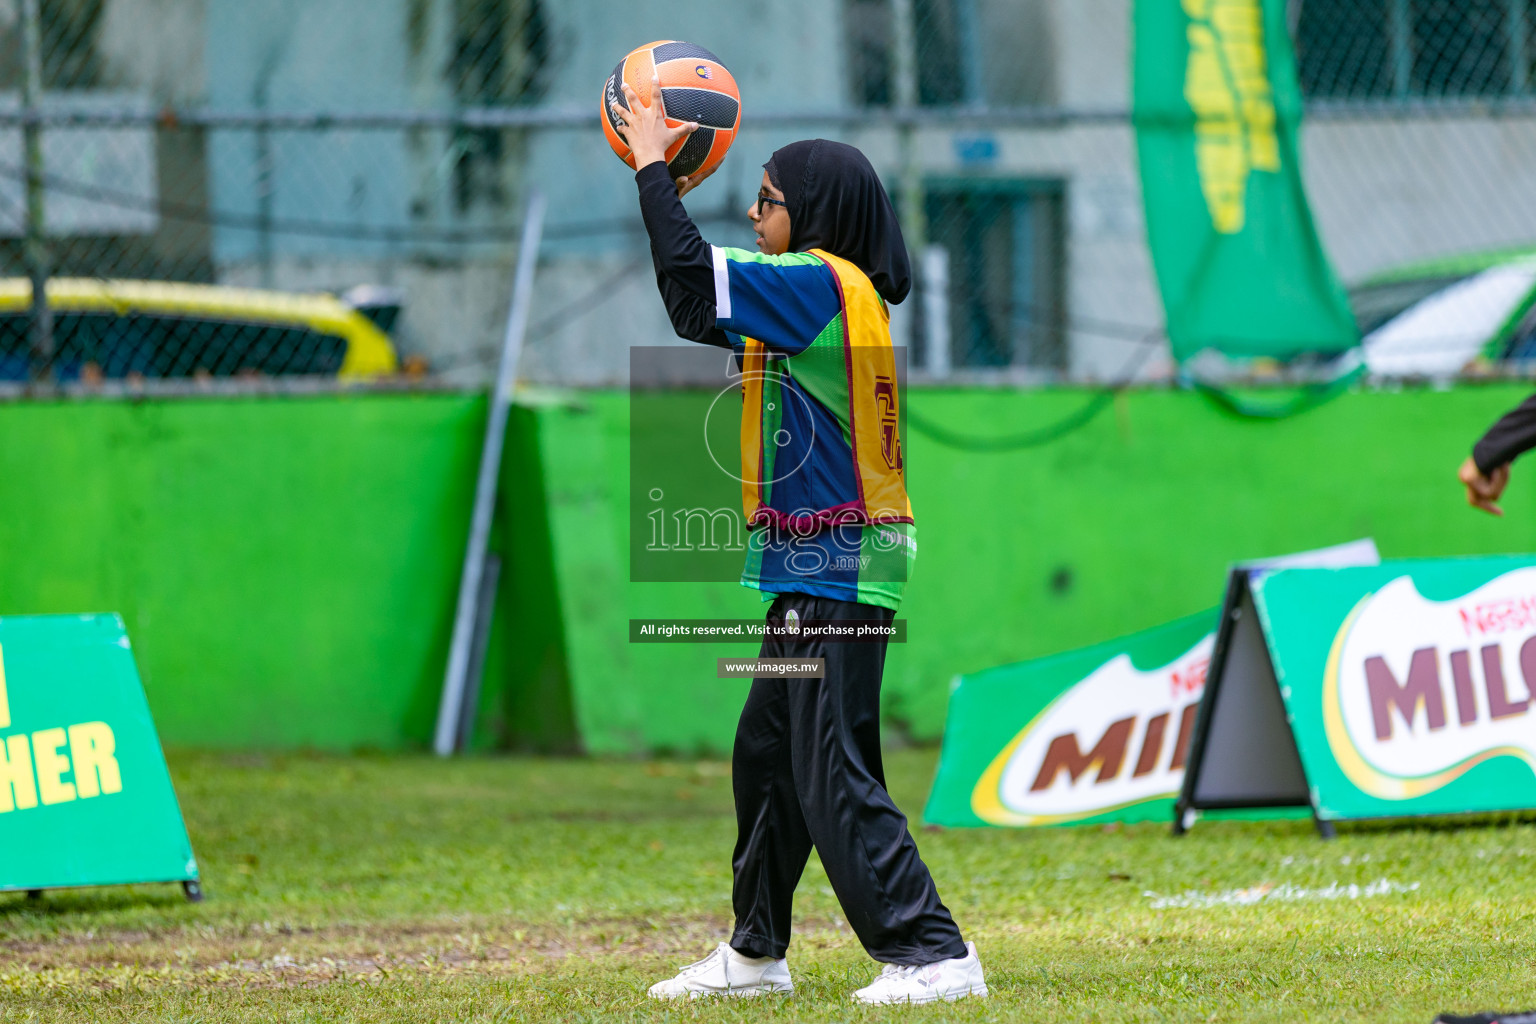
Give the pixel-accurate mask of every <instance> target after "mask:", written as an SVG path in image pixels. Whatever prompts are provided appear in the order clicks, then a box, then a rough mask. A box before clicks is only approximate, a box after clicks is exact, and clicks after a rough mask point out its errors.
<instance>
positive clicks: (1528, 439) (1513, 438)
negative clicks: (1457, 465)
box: [1472, 395, 1536, 476]
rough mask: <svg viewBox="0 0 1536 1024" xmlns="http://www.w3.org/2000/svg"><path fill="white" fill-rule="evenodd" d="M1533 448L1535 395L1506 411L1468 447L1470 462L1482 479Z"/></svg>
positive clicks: (1535, 423) (1535, 416)
mask: <svg viewBox="0 0 1536 1024" xmlns="http://www.w3.org/2000/svg"><path fill="white" fill-rule="evenodd" d="M1532 448H1536V395H1532V396H1531V397H1530V398H1527V399H1526V400H1525V401H1523V402H1521V403H1520V404H1519V405H1517V406H1515V407H1514V408H1513V409H1511V410H1510V411H1509V412H1507V413H1505V414H1504V415H1503V416H1501V417H1499V420H1498V422H1497V423H1495V424H1494V425H1493V426H1491V427H1489V428H1488V432H1487V433H1486V434H1484V435H1483V436H1482V438H1481V439H1479V440H1478V442H1477V444H1475V445H1473V447H1472V461H1473V462H1476V463H1477V468H1478V471H1479V472H1480V473H1482V474H1483V475H1484V476H1487V475H1488V474H1490V473H1492V472H1493V471H1494V470H1495V469H1498V468H1499V467H1500V466H1502V465H1504V464H1505V463H1506V462H1510V461H1512V460H1513V459H1514V458H1515V457H1516V456H1518V455H1519V454H1521V453H1522V452H1526V451H1529V450H1530V449H1532Z"/></svg>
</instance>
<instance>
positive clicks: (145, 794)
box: [0, 615, 200, 898]
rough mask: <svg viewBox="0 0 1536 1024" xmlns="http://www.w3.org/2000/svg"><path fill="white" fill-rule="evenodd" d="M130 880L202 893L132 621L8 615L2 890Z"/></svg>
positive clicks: (1, 687) (2, 714)
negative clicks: (128, 624)
mask: <svg viewBox="0 0 1536 1024" xmlns="http://www.w3.org/2000/svg"><path fill="white" fill-rule="evenodd" d="M127 882H182V883H183V884H184V885H186V887H187V894H188V895H189V896H192V897H193V898H198V897H199V896H200V890H199V889H198V888H197V882H198V873H197V862H196V860H195V859H194V858H193V856H192V844H191V843H190V842H189V841H188V839H187V830H186V826H185V825H184V824H183V823H182V820H181V809H180V807H179V806H178V805H177V803H176V794H175V792H174V791H173V790H172V789H171V777H170V774H169V772H167V770H166V767H165V758H164V756H163V755H162V754H161V752H160V740H159V738H158V737H157V736H156V735H155V726H154V722H153V721H152V720H151V719H150V716H149V705H148V703H147V702H146V701H145V699H144V690H143V688H142V686H140V684H139V674H138V670H137V669H136V668H135V667H134V663H133V652H132V651H131V650H130V649H129V646H128V636H127V634H126V633H125V632H124V630H123V623H122V620H121V619H119V618H118V617H117V616H116V615H39V616H6V617H4V618H0V891H3V890H15V889H49V888H55V887H62V886H77V885H114V884H120V883H127Z"/></svg>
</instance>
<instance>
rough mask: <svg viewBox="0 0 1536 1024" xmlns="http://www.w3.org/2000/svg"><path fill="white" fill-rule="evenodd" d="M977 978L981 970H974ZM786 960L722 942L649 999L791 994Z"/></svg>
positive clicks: (659, 986)
mask: <svg viewBox="0 0 1536 1024" xmlns="http://www.w3.org/2000/svg"><path fill="white" fill-rule="evenodd" d="M977 976H978V977H980V968H977ZM794 991H795V986H794V984H793V983H792V982H791V981H790V980H789V961H787V960H775V959H774V958H773V957H771V956H765V957H750V956H742V955H741V954H740V953H738V952H736V951H735V950H734V949H732V948H731V947H730V944H729V943H725V942H722V943H720V945H718V946H716V947H715V951H714V952H713V953H711V954H709V956H707V957H705V958H704V959H703V960H700V961H699V962H698V963H696V964H689V965H688V966H687V967H684V968H683V969H682V970H681V971H678V972H677V977H675V978H668V979H667V980H666V981H658V982H657V983H656V984H654V985H652V986H651V988H650V997H651V998H652V999H698V998H699V997H701V996H760V995H763V994H764V993H766V992H780V993H783V994H784V995H792V994H793V993H794Z"/></svg>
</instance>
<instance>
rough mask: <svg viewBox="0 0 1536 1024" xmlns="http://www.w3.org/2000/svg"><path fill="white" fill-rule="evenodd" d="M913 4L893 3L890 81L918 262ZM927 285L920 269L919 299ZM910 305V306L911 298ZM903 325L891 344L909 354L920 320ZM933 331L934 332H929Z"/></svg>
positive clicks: (905, 217) (906, 224)
mask: <svg viewBox="0 0 1536 1024" xmlns="http://www.w3.org/2000/svg"><path fill="white" fill-rule="evenodd" d="M912 2H913V0H891V20H892V21H893V23H894V27H895V32H894V33H893V37H894V38H893V40H892V42H893V46H892V48H891V63H892V67H891V77H892V78H893V79H894V80H895V83H896V113H897V116H898V118H899V120H898V122H897V127H896V152H897V159H898V160H899V161H900V164H901V170H900V184H899V186H898V188H899V195H900V202H899V203H898V204H897V209H898V210H899V211H900V214H901V233H902V235H903V236H904V238H905V241H906V243H907V252H908V253H910V254H911V255H912V258H913V260H914V262H915V261H917V259H918V258H920V257H921V255H922V253H923V250H924V249H926V248H927V247H928V211H927V210H926V209H925V208H924V207H925V199H924V196H923V172H922V168H921V167H920V166H919V165H918V159H917V140H916V138H915V136H916V134H917V129H916V127H915V125H914V124H913V122H914V120H915V119H914V117H913V114H914V113H915V112H916V110H917V100H918V94H917V41H916V28H915V26H914V24H913V17H914V15H913V10H912ZM927 288H928V282H926V281H925V280H923V275H922V273H921V268H919V273H918V274H917V296H918V297H919V298H921V297H922V296H923V295H924V294H926V291H927ZM907 301H909V302H911V301H912V300H911V299H910V298H909V299H908V300H907ZM900 321H901V322H902V323H905V324H906V325H908V335H909V336H908V337H905V338H897V337H894V336H893V337H892V339H891V340H892V342H894V343H895V344H897V345H903V344H904V345H906V346H907V347H908V349H907V350H908V352H915V351H916V350H917V338H916V336H915V335H916V332H915V325H916V322H917V318H916V317H915V316H907V317H902V318H900ZM930 329H931V328H930ZM926 357H927V359H928V360H929V361H931V360H932V359H933V354H932V353H931V352H929V353H927V354H926Z"/></svg>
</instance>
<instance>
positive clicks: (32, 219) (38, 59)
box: [20, 0, 53, 381]
mask: <svg viewBox="0 0 1536 1024" xmlns="http://www.w3.org/2000/svg"><path fill="white" fill-rule="evenodd" d="M20 2H21V50H22V54H21V57H22V76H21V109H22V113H23V114H24V115H28V116H26V118H25V120H24V121H23V123H22V127H21V138H22V148H23V151H24V153H25V160H26V169H27V182H26V187H27V223H26V237H25V241H24V243H23V249H24V253H25V259H26V263H27V277H28V278H29V279H30V280H31V282H32V323H31V333H30V338H29V341H30V343H31V348H32V352H31V377H32V379H33V380H34V381H47V380H50V379H52V377H53V311H52V310H51V309H50V308H49V307H48V270H49V268H48V245H47V242H45V241H44V238H43V230H44V221H43V217H44V210H43V129H42V125H41V124H39V123H38V120H37V118H36V116H35V115H36V113H37V108H38V104H39V103H40V102H41V100H42V95H43V57H42V26H41V24H40V17H39V13H38V0H20Z"/></svg>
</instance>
